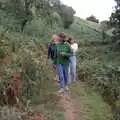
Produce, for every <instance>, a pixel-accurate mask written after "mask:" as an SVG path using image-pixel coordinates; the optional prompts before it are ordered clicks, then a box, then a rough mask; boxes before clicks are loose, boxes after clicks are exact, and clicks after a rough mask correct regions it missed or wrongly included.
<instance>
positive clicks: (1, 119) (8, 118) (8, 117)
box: [0, 107, 22, 120]
mask: <svg viewBox="0 0 120 120" xmlns="http://www.w3.org/2000/svg"><path fill="white" fill-rule="evenodd" d="M18 119H19V120H22V118H21V115H20V113H17V112H16V109H15V108H8V107H2V108H1V107H0V120H18Z"/></svg>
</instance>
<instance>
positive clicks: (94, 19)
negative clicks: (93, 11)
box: [86, 15, 99, 23]
mask: <svg viewBox="0 0 120 120" xmlns="http://www.w3.org/2000/svg"><path fill="white" fill-rule="evenodd" d="M86 20H88V21H92V22H96V23H99V20H98V19H97V18H96V17H95V16H94V15H91V16H90V17H87V18H86Z"/></svg>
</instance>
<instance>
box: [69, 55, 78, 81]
mask: <svg viewBox="0 0 120 120" xmlns="http://www.w3.org/2000/svg"><path fill="white" fill-rule="evenodd" d="M76 61H77V60H76V56H75V55H74V56H71V57H70V63H69V70H68V74H69V83H71V82H72V81H75V80H76Z"/></svg>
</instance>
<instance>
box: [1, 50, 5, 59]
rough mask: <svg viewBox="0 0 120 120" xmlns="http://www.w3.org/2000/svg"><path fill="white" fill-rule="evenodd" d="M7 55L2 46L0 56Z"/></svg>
mask: <svg viewBox="0 0 120 120" xmlns="http://www.w3.org/2000/svg"><path fill="white" fill-rule="evenodd" d="M3 57H5V52H4V51H3V49H2V48H0V58H3Z"/></svg>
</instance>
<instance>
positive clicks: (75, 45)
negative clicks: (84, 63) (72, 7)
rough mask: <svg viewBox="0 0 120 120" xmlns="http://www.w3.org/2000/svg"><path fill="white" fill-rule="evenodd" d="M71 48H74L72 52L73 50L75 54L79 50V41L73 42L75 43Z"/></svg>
mask: <svg viewBox="0 0 120 120" xmlns="http://www.w3.org/2000/svg"><path fill="white" fill-rule="evenodd" d="M71 50H72V52H73V55H76V52H77V50H78V44H77V43H73V44H72V45H71Z"/></svg>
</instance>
